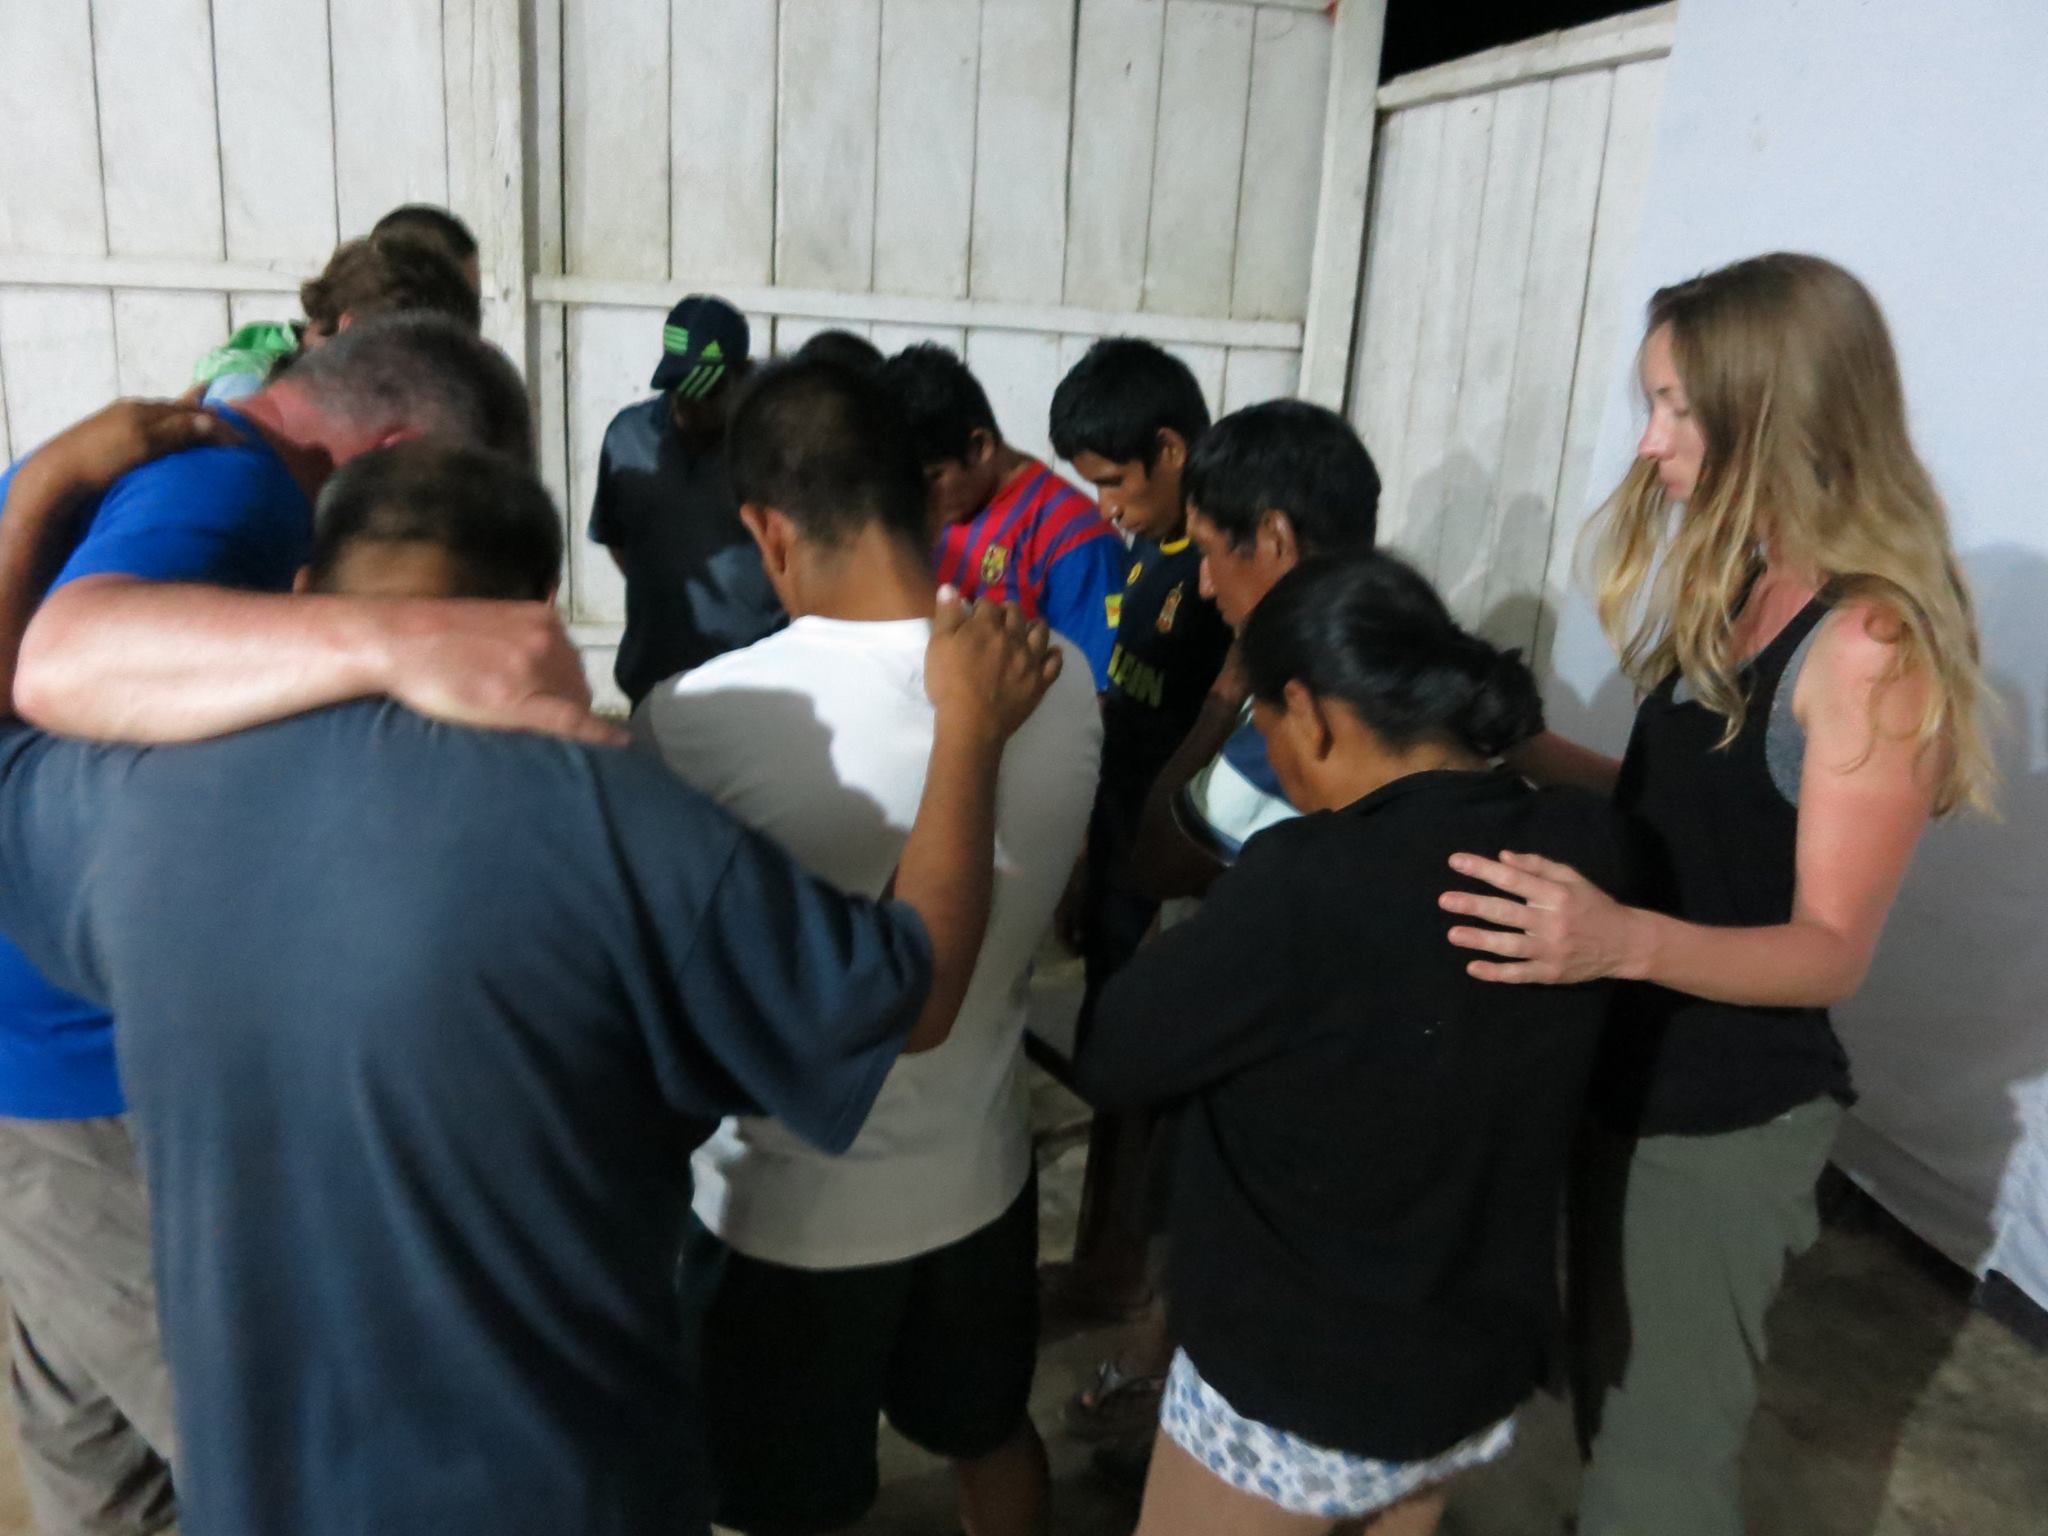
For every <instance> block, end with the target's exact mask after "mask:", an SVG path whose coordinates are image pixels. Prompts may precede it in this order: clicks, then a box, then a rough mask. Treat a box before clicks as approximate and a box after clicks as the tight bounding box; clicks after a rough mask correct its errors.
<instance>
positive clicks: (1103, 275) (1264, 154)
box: [529, 0, 1332, 646]
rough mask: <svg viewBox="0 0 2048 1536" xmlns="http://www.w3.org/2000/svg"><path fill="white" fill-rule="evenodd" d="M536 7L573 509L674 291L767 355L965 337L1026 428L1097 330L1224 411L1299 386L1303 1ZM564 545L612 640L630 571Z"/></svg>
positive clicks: (544, 231)
mask: <svg viewBox="0 0 2048 1536" xmlns="http://www.w3.org/2000/svg"><path fill="white" fill-rule="evenodd" d="M529 3H530V5H531V12H530V19H531V25H532V29H533V33H534V36H535V39H536V44H537V47H536V56H537V59H538V64H539V69H540V71H541V73H542V75H543V76H544V77H551V78H544V79H543V81H542V83H541V85H540V87H539V92H538V96H537V102H538V105H539V109H540V116H541V121H542V123H543V124H545V123H546V122H548V121H549V120H550V113H551V112H552V113H555V114H558V115H559V122H560V124H561V130H562V131H561V134H560V145H559V163H558V164H556V165H549V164H547V163H546V156H547V155H548V153H549V148H548V137H549V136H548V134H547V133H546V132H545V131H543V132H542V133H541V135H540V141H541V150H540V157H541V158H540V162H539V163H538V165H537V170H538V174H539V178H540V181H541V191H540V197H539V199H538V208H539V213H538V217H539V220H540V226H541V227H540V245H541V259H540V274H541V275H539V276H537V277H536V279H535V282H534V292H535V295H536V296H537V297H538V298H539V299H540V300H541V301H542V305H541V320H540V328H541V329H540V334H541V354H540V356H538V357H537V359H536V365H537V367H539V368H541V369H547V368H549V367H551V366H559V367H560V368H561V369H562V375H561V378H562V382H561V385H560V401H559V411H560V416H559V420H560V422H561V427H562V431H563V432H564V441H563V442H562V444H561V447H560V449H559V452H558V454H557V456H556V457H555V458H554V459H553V461H552V462H551V465H550V469H551V473H552V474H553V475H554V476H555V480H554V484H555V487H556V490H557V492H558V494H560V495H561V496H562V497H563V499H564V501H565V504H566V506H567V507H568V509H569V513H570V517H571V520H572V522H573V523H576V524H581V523H582V522H583V521H584V519H585V514H586V512H587V509H588V507H589V504H590V493H591V481H592V476H593V474H594V471H595V465H596V459H597V451H598V447H599V444H600V441H601V439H602V436H603V432H604V427H605V424H606V422H607V421H609V419H610V418H611V416H612V414H613V413H614V412H615V411H616V410H618V408H619V407H620V406H622V405H625V404H627V403H629V402H630V401H633V400H636V399H639V398H643V397H644V396H645V395H646V393H647V389H646V384H647V377H648V374H649V373H650V372H651V371H652V368H653V365H654V362H655V360H656V358H657V357H658V355H659V345H660V344H659V337H660V330H661V319H662V312H663V310H665V309H666V308H667V306H668V305H669V304H670V303H671V302H673V300H674V299H676V298H678V297H680V296H681V295H682V294H684V293H686V292H691V291H712V292H720V293H724V294H726V295H727V296H728V297H731V298H732V299H733V300H734V302H735V303H737V304H738V305H739V306H740V307H741V308H742V309H744V310H746V311H748V312H749V314H750V315H751V317H752V319H753V323H754V339H755V350H756V351H757V352H765V351H770V350H773V351H778V352H781V351H788V350H790V349H792V348H793V347H794V346H796V345H798V344H800V343H801V342H802V341H803V340H804V339H805V338H806V337H808V336H810V335H812V334H814V333H815V332H816V331H818V330H821V329H824V328H826V327H828V326H842V327H844V328H846V329H850V330H853V331H856V332H859V333H860V334H862V335H866V336H869V337H871V338H872V339H873V340H874V342H875V344H876V345H877V346H879V347H881V348H883V350H885V351H891V350H894V349H897V348H899V347H902V346H904V345H907V344H908V343H910V342H914V341H926V340H930V341H938V342H941V343H943V344H945V345H947V346H950V347H952V348H954V349H955V350H958V351H961V352H963V353H964V355H965V356H966V358H967V361H968V363H969V364H970V366H972V367H973V368H974V370H975V372H976V373H977V375H978V376H979V377H980V379H981V380H982V383H983V384H984V385H985V386H986V388H987V389H988V391H989V394H990V397H991V401H992V403H993V404H994V406H995V409H996V414H997V418H998V420H999V422H1000V423H1001V425H1002V427H1003V430H1004V433H1005V435H1006V436H1007V437H1009V438H1010V440H1011V441H1013V442H1015V443H1017V444H1018V445H1019V446H1021V447H1024V448H1026V449H1028V450H1030V451H1033V452H1038V453H1044V452H1047V451H1049V450H1048V446H1047V441H1046V414H1047V408H1048V406H1049V404H1050V401H1051V396H1052V391H1053V388H1054V386H1055V385H1056V384H1057V383H1058V382H1059V379H1060V377H1061V375H1062V374H1063V373H1064V372H1065V370H1066V369H1067V368H1068V367H1069V366H1071V365H1072V363H1073V362H1074V361H1075V360H1076V359H1077V358H1078V357H1079V356H1080V354H1081V352H1082V351H1083V350H1085V349H1086V347H1087V346H1088V345H1089V343H1090V342H1092V341H1093V340H1095V339H1096V338H1097V337H1099V336H1103V335H1109V334H1119V333H1121V334H1132V335H1141V336H1150V337H1152V338H1153V339H1155V340H1158V341H1159V342H1161V343H1162V344H1164V345H1166V346H1168V347H1170V348H1171V349H1173V350H1175V351H1176V352H1178V353H1179V354H1180V355H1181V356H1183V357H1184V358H1185V359H1186V360H1187V362H1188V364H1189V366H1190V367H1192V368H1193V370H1194V372H1195V375H1196V377H1197V378H1198V379H1200V380H1201V381H1202V385H1203V387H1204V389H1205V390H1206V392H1207V393H1208V395H1209V398H1210V401H1211V404H1212V406H1214V407H1217V408H1219V409H1228V408H1230V407H1233V406H1235V405H1239V404H1244V403H1248V402H1250V401H1253V400H1259V399H1266V398H1270V397H1271V396H1274V395H1279V394H1287V393H1291V392H1292V391H1293V388H1294V385H1295V381H1296V371H1297V367H1298V361H1299V355H1300V349H1301V321H1302V316H1303V313H1304V309H1305V307H1306V303H1307V296H1308V282H1309V255H1310V245H1311V242H1312V239H1313V235H1314V229H1315V216H1316V201H1317V188H1318V184H1319V177H1320V157H1321V154H1322V143H1323V110H1324V98H1325V90H1326V84H1327V79H1328V74H1329V59H1330V49H1331V36H1332V24H1331V22H1330V20H1329V19H1328V17H1327V15H1326V14H1325V12H1324V10H1323V7H1322V6H1321V5H1320V4H1319V3H1315V0H1307V3H1304V0H1268V3H1247V0H670V3H669V4H667V5H661V4H649V3H647V0H572V3H569V4H566V5H565V4H563V3H561V0H529ZM650 102H652V103H659V104H665V108H666V110H665V113H664V112H663V111H662V110H660V109H659V108H657V110H655V111H654V112H652V113H650V111H649V105H648V104H649V103H650ZM551 346H552V347H553V348H554V349H555V350H554V352H553V353H552V354H551V353H550V347H551ZM551 358H558V359H559V362H554V361H551ZM547 398H548V395H547V393H546V386H544V392H543V399H544V401H545V400H546V399H547ZM574 542H575V548H574V550H573V553H572V606H573V613H574V616H575V617H576V618H577V619H578V620H579V621H580V622H581V624H582V625H583V626H585V627H584V628H582V629H581V630H580V631H579V634H580V636H581V637H582V638H584V639H585V640H586V641H588V642H589V643H590V644H592V645H593V646H601V645H603V644H605V643H607V642H608V641H609V640H610V639H611V637H612V632H613V628H614V627H615V626H616V624H617V623H618V621H619V620H620V618H621V617H622V616H623V591H622V589H621V585H620V582H619V579H618V577H617V574H616V572H615V571H614V570H613V569H612V566H611V562H610V560H609V559H608V557H607V556H606V555H605V553H604V552H603V551H602V550H600V549H594V548H593V547H592V546H590V545H589V544H588V543H587V542H586V541H585V540H584V539H583V538H582V536H581V532H580V529H579V531H578V536H577V538H576V540H575V541H574Z"/></svg>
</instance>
